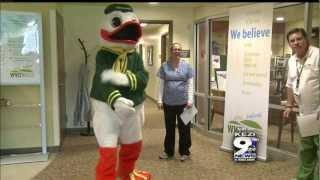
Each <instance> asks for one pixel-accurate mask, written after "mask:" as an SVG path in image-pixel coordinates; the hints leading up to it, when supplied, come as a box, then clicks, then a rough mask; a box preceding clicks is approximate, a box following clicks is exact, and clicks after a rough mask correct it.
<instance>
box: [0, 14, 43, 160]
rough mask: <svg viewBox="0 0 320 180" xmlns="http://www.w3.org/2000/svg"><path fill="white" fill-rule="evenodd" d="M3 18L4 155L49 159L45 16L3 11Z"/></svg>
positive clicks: (0, 144)
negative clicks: (37, 155) (45, 85)
mask: <svg viewBox="0 0 320 180" xmlns="http://www.w3.org/2000/svg"><path fill="white" fill-rule="evenodd" d="M0 18H1V34H0V50H1V56H0V68H1V78H0V90H1V97H0V98H1V100H0V108H1V110H0V111H1V112H0V114H1V120H0V123H1V126H0V138H1V139H0V149H1V152H2V153H1V155H3V154H12V153H18V152H20V153H21V152H28V153H29V152H32V153H40V154H42V155H46V157H47V141H46V124H45V100H44V99H45V94H44V76H43V49H42V22H41V21H42V19H41V15H40V14H38V13H29V12H16V11H1V16H0ZM44 160H47V158H45V159H44ZM27 161H30V160H27ZM3 163H5V161H4V160H3V158H1V164H3ZM8 163H10V162H8ZM13 163H14V162H13Z"/></svg>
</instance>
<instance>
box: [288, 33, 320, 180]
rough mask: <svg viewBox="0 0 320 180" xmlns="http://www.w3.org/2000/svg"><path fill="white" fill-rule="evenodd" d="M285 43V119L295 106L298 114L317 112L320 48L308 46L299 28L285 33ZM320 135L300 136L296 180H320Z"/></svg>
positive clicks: (319, 90)
mask: <svg viewBox="0 0 320 180" xmlns="http://www.w3.org/2000/svg"><path fill="white" fill-rule="evenodd" d="M287 40H288V43H289V46H290V47H291V49H292V51H293V52H294V54H293V55H292V56H291V57H290V59H289V61H288V67H289V69H288V79H287V84H286V86H287V95H288V99H287V102H288V103H287V107H286V110H285V111H284V114H283V115H284V117H288V116H289V114H290V112H291V111H292V108H293V106H294V105H295V104H297V105H298V106H299V113H300V115H306V114H311V113H313V112H316V111H319V110H320V74H319V66H320V64H319V48H317V47H314V46H311V45H310V44H309V40H308V37H307V33H306V31H305V30H304V29H302V28H294V29H292V30H290V31H289V32H288V33H287ZM317 151H319V134H315V135H313V136H308V137H300V147H299V158H300V167H299V172H298V175H297V179H298V180H319V170H318V169H319V161H318V158H319V157H318V153H317Z"/></svg>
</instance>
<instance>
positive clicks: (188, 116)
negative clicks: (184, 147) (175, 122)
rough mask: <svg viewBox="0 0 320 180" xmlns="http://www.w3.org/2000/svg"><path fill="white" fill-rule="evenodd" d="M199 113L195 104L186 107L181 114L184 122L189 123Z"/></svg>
mask: <svg viewBox="0 0 320 180" xmlns="http://www.w3.org/2000/svg"><path fill="white" fill-rule="evenodd" d="M197 113H198V110H197V108H196V107H195V106H194V105H193V106H192V107H191V108H184V111H183V113H182V114H181V115H180V117H181V119H182V121H183V123H184V124H185V125H187V124H188V123H189V122H190V121H191V120H192V119H193V118H194V116H195V115H196V114H197Z"/></svg>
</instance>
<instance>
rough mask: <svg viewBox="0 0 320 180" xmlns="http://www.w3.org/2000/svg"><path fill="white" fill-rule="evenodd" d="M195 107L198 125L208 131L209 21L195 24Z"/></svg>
mask: <svg viewBox="0 0 320 180" xmlns="http://www.w3.org/2000/svg"><path fill="white" fill-rule="evenodd" d="M194 28H195V31H194V32H195V42H196V43H195V46H196V47H195V50H196V53H195V57H196V58H195V63H196V68H195V69H196V83H195V85H196V86H195V102H196V103H195V105H196V107H197V109H198V114H197V117H196V125H197V126H199V127H201V128H204V129H206V130H207V129H208V128H207V127H208V123H207V119H208V88H209V72H208V70H209V68H208V67H209V58H208V52H207V51H208V37H209V34H208V24H207V21H200V22H198V23H195V25H194Z"/></svg>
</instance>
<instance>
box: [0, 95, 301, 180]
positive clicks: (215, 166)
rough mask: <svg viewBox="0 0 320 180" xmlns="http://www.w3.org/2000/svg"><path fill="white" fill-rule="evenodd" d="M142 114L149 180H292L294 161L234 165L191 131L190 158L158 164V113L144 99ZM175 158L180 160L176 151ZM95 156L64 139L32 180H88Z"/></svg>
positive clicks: (75, 139)
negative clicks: (57, 151)
mask: <svg viewBox="0 0 320 180" xmlns="http://www.w3.org/2000/svg"><path fill="white" fill-rule="evenodd" d="M145 112H146V113H145V115H146V122H145V126H144V130H143V135H144V147H143V151H142V154H141V157H140V159H139V160H138V162H137V168H138V169H143V170H147V171H150V172H151V173H152V175H153V177H154V180H291V179H292V178H293V177H294V175H295V172H296V171H297V166H298V161H297V159H296V158H286V157H284V156H275V155H274V154H273V155H272V156H270V155H268V156H269V157H270V160H269V161H268V162H261V161H257V162H254V163H235V162H233V161H232V159H231V156H232V155H231V153H228V152H224V151H221V150H220V149H219V147H220V145H221V141H219V140H216V139H213V138H208V137H207V136H204V135H202V134H200V133H199V132H197V131H196V130H195V129H192V147H191V153H192V154H191V159H190V160H187V161H185V162H180V161H179V160H178V159H177V158H174V159H171V160H160V159H159V158H158V155H159V153H160V152H161V151H162V150H163V149H162V148H163V145H162V144H163V139H164V122H163V115H162V111H159V110H158V109H157V107H156V104H155V103H154V102H153V101H151V100H149V99H147V100H146V103H145ZM177 137H178V136H177ZM177 139H178V138H177ZM176 144H177V143H176ZM175 155H176V157H179V155H178V153H177V148H176V154H175ZM97 158H98V153H97V144H96V140H95V137H85V136H79V135H69V136H67V137H66V138H65V141H64V144H63V148H62V151H61V152H59V153H57V154H55V153H54V154H50V164H49V165H48V166H47V167H46V168H44V169H43V170H42V171H41V172H39V173H38V174H37V175H36V176H35V177H34V178H33V180H93V179H94V172H95V171H94V168H95V165H96V162H97ZM36 164H38V163H31V164H30V163H27V164H24V166H25V167H29V168H24V169H23V168H21V165H20V167H19V165H10V166H11V168H12V169H14V168H15V169H14V171H15V172H18V173H15V174H16V175H15V176H16V177H13V178H12V179H19V180H25V178H24V177H28V176H27V174H28V173H29V172H28V170H26V169H30V166H31V167H32V166H34V167H36V166H35V165H36ZM2 170H3V169H2ZM34 174H35V173H34ZM4 180H6V179H4ZM10 180H11V179H10Z"/></svg>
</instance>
